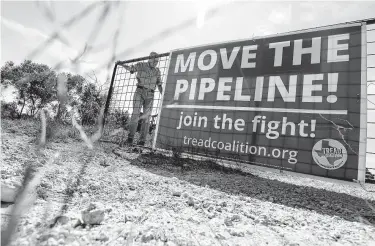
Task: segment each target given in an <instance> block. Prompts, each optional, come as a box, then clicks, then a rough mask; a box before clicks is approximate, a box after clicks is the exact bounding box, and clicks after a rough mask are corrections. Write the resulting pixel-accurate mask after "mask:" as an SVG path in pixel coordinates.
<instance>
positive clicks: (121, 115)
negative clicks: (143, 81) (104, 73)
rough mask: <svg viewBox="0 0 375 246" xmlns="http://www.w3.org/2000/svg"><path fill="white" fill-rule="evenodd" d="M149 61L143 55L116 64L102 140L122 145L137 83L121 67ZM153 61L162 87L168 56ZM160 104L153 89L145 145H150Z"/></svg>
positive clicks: (134, 76) (131, 75) (109, 92)
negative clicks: (156, 62)
mask: <svg viewBox="0 0 375 246" xmlns="http://www.w3.org/2000/svg"><path fill="white" fill-rule="evenodd" d="M149 58H150V56H145V57H140V58H137V59H132V60H127V61H118V62H116V64H115V67H114V69H113V74H112V79H111V84H110V87H109V91H108V96H107V101H106V105H105V111H104V115H105V127H104V133H103V139H104V140H105V141H110V142H114V143H118V144H122V142H123V141H124V140H125V139H126V137H127V135H128V127H127V126H128V123H129V120H130V117H131V114H132V111H133V97H134V92H135V90H136V88H137V80H136V75H135V74H132V73H131V72H129V71H128V70H126V69H125V68H124V67H122V66H121V65H128V66H131V65H135V64H137V63H138V62H147V61H148V59H149ZM156 58H158V59H159V62H158V65H157V67H158V68H159V70H160V73H161V81H162V85H164V84H165V82H164V81H165V79H166V78H165V75H166V72H167V69H168V62H169V53H163V54H159V55H157V56H156ZM163 89H164V87H163ZM161 104H162V102H161V94H160V92H159V90H155V93H154V100H153V105H152V113H151V115H150V116H149V117H148V120H149V121H150V130H149V134H148V136H147V140H146V143H145V146H148V147H151V146H152V140H153V134H154V132H155V131H154V130H155V127H156V124H157V122H156V120H157V117H158V115H159V112H160V109H161ZM142 113H143V110H141V114H142ZM141 123H142V119H140V120H139V122H138V127H137V133H136V136H135V142H136V141H137V138H138V135H139V130H140V127H141Z"/></svg>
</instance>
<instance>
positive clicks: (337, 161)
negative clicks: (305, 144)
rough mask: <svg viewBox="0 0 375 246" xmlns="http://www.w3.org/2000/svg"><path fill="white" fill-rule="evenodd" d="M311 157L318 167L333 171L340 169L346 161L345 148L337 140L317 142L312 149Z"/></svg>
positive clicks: (346, 153)
mask: <svg viewBox="0 0 375 246" xmlns="http://www.w3.org/2000/svg"><path fill="white" fill-rule="evenodd" d="M312 156H313V158H314V161H315V162H316V164H318V165H319V166H320V167H322V168H325V169H329V170H334V169H338V168H340V167H342V166H343V165H344V164H345V162H346V160H347V159H348V152H347V151H346V148H345V146H344V145H343V144H342V143H340V142H339V141H337V140H333V139H322V140H319V141H318V142H317V143H316V144H315V145H314V147H313V149H312Z"/></svg>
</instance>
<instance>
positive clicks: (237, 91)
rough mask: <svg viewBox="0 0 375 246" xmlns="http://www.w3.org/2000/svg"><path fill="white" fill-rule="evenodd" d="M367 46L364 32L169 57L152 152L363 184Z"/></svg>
mask: <svg viewBox="0 0 375 246" xmlns="http://www.w3.org/2000/svg"><path fill="white" fill-rule="evenodd" d="M363 39H364V38H363V25H361V23H359V24H350V25H344V26H343V25H341V26H336V27H330V28H321V29H313V30H307V31H302V32H295V33H287V34H284V35H275V36H269V37H262V38H255V39H249V40H241V41H233V42H227V43H218V44H212V45H206V46H200V47H193V48H186V49H179V50H174V51H172V52H171V54H170V61H169V68H168V74H167V77H166V85H165V89H164V95H163V99H162V100H163V104H162V110H161V114H160V117H159V121H158V122H159V124H158V127H157V134H156V137H155V143H154V144H155V145H156V147H157V148H163V149H165V148H171V147H174V148H181V149H182V151H185V152H193V153H195V154H203V155H209V156H217V157H220V158H228V159H240V160H242V161H243V162H247V163H252V164H256V165H262V166H267V167H274V168H281V169H285V170H290V171H295V172H301V173H307V174H312V175H318V176H326V177H332V178H339V179H350V180H351V179H358V178H359V176H358V175H362V172H364V166H363V165H364V159H363V158H364V157H363V156H361V155H360V154H359V153H362V152H363V148H364V146H363V144H364V143H363V141H362V140H361V139H363V133H364V132H363V129H364V128H366V123H364V122H363V119H364V117H362V116H361V114H362V115H363V114H366V112H365V111H363V110H364V108H363V98H365V97H366V96H365V95H366V93H365V91H364V89H363V85H364V84H366V81H365V77H364V74H363V70H364V67H365V66H364V60H365V59H366V58H365V57H363V56H364V55H363V54H364V53H363V50H364V49H366V46H365V41H364V40H363ZM361 129H362V131H361ZM362 162H363V163H362Z"/></svg>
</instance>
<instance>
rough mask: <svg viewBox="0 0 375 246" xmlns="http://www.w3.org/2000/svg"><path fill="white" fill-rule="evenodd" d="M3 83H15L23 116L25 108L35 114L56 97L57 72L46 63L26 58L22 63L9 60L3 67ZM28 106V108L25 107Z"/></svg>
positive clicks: (20, 113) (32, 114)
mask: <svg viewBox="0 0 375 246" xmlns="http://www.w3.org/2000/svg"><path fill="white" fill-rule="evenodd" d="M1 83H2V84H4V85H13V86H14V87H15V88H16V89H17V91H18V95H17V100H18V105H20V106H21V109H20V111H19V113H18V117H21V115H22V113H23V112H24V110H25V109H28V110H29V114H30V115H31V116H34V115H35V114H36V113H37V112H38V110H39V109H40V108H42V107H43V106H45V105H46V104H47V103H49V102H51V101H52V100H53V99H54V95H55V84H56V73H55V72H54V71H52V70H51V68H50V67H48V66H47V65H44V64H39V63H34V62H32V61H30V60H25V61H24V62H23V63H21V64H20V65H14V63H13V62H11V61H9V62H7V63H6V64H5V65H4V66H3V67H2V68H1ZM25 107H26V108H25Z"/></svg>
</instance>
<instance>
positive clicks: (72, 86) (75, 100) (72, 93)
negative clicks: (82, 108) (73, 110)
mask: <svg viewBox="0 0 375 246" xmlns="http://www.w3.org/2000/svg"><path fill="white" fill-rule="evenodd" d="M62 74H64V75H65V76H66V78H67V80H66V89H67V98H66V102H62V101H61V100H59V104H58V107H57V119H59V120H62V119H63V118H65V116H66V113H67V111H66V107H65V106H66V105H70V106H72V107H74V106H77V105H79V104H80V102H79V100H80V94H82V90H83V86H84V84H85V83H86V80H85V78H83V77H82V76H81V75H73V74H70V73H62ZM60 75H61V74H60Z"/></svg>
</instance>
